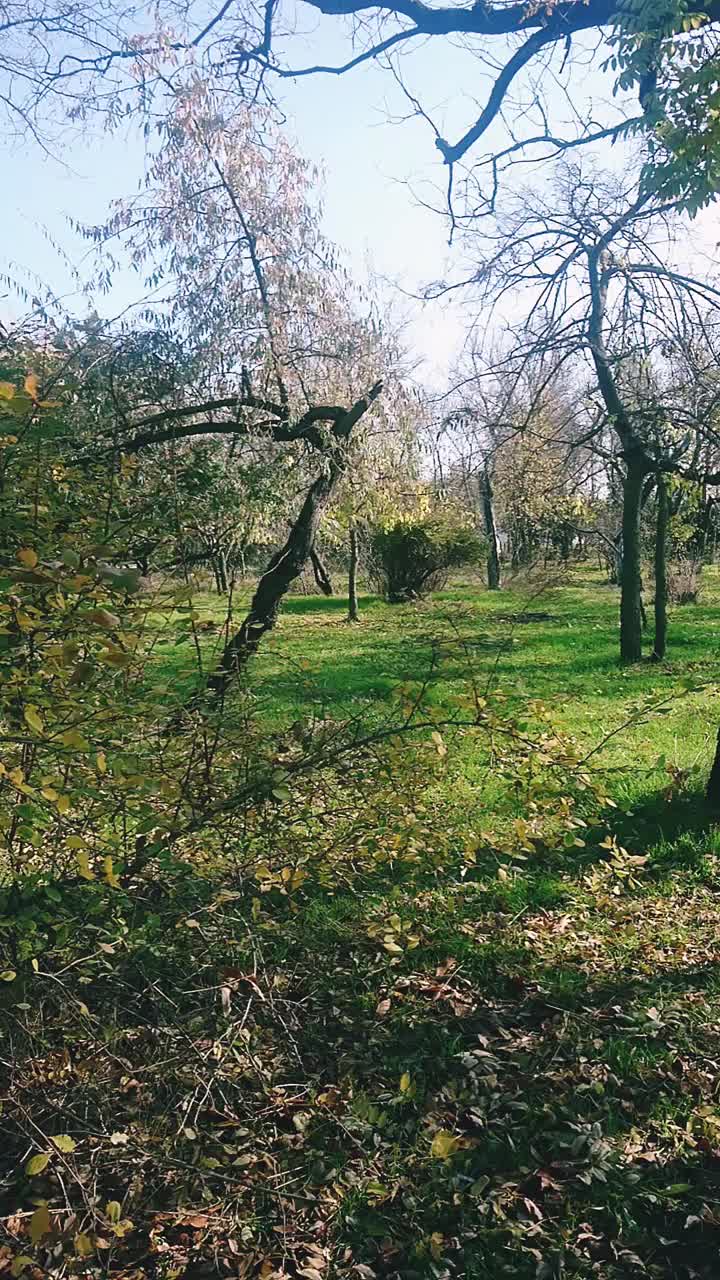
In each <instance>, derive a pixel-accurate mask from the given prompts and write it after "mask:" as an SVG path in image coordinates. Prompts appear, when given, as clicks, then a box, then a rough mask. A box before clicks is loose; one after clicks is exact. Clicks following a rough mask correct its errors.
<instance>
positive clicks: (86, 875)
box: [77, 849, 95, 880]
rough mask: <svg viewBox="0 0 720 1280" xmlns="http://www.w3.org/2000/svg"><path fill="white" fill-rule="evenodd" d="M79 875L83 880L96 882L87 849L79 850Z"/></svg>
mask: <svg viewBox="0 0 720 1280" xmlns="http://www.w3.org/2000/svg"><path fill="white" fill-rule="evenodd" d="M77 864H78V875H80V876H82V878H83V880H94V879H95V874H94V872H93V871H92V869H91V867H90V857H89V855H88V851H87V849H78V852H77Z"/></svg>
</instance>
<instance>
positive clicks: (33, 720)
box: [23, 704, 45, 733]
mask: <svg viewBox="0 0 720 1280" xmlns="http://www.w3.org/2000/svg"><path fill="white" fill-rule="evenodd" d="M23 715H24V717H25V723H26V724H28V725H29V726H30V728H31V729H32V731H33V733H42V731H43V729H44V728H45V726H44V724H43V720H42V716H41V715H40V712H39V711H38V709H37V707H34V706H32V704H28V706H27V707H25V708H24V710H23Z"/></svg>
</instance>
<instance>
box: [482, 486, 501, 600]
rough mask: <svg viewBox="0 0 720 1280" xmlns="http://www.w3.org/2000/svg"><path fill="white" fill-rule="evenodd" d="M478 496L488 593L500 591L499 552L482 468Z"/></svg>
mask: <svg viewBox="0 0 720 1280" xmlns="http://www.w3.org/2000/svg"><path fill="white" fill-rule="evenodd" d="M480 496H481V499H482V509H483V520H484V522H485V535H486V537H487V540H488V554H487V585H488V591H499V590H500V550H499V547H498V536H497V528H496V526H495V509H494V506H493V491H492V480H491V479H490V472H489V470H488V468H487V467H484V468H483V472H482V476H481V477H480Z"/></svg>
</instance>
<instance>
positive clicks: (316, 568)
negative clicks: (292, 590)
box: [310, 546, 333, 596]
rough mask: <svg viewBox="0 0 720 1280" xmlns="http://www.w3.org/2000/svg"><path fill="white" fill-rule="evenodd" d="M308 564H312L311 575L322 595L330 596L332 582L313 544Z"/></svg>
mask: <svg viewBox="0 0 720 1280" xmlns="http://www.w3.org/2000/svg"><path fill="white" fill-rule="evenodd" d="M310 564H311V565H312V571H313V577H314V579H315V582H316V584H317V586H318V587H319V588H320V590H321V591H322V593H323V595H324V596H331V595H332V594H333V584H332V581H331V578H330V574H329V573H328V570H327V566H326V565H325V561H324V560H323V558H322V556H321V555H320V552H319V551H318V549H317V547H314V546H313V547H311V548H310Z"/></svg>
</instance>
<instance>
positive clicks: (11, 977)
mask: <svg viewBox="0 0 720 1280" xmlns="http://www.w3.org/2000/svg"><path fill="white" fill-rule="evenodd" d="M16 978H17V973H16V971H15V969H3V971H2V973H0V982H14V981H15V979H16Z"/></svg>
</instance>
